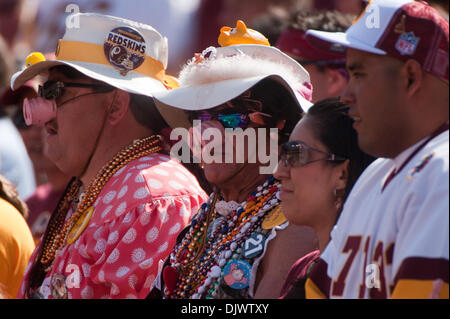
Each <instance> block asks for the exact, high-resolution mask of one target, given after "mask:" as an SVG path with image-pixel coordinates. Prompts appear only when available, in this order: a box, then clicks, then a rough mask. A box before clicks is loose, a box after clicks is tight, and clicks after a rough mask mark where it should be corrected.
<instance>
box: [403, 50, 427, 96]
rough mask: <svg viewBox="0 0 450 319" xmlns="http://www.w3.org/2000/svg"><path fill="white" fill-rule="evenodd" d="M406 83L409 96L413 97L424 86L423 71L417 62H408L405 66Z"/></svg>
mask: <svg viewBox="0 0 450 319" xmlns="http://www.w3.org/2000/svg"><path fill="white" fill-rule="evenodd" d="M402 73H403V74H404V77H405V81H404V85H405V88H406V92H407V95H408V96H409V97H413V96H414V95H415V94H416V93H417V91H418V90H419V88H420V87H421V85H422V81H423V70H422V67H421V66H420V64H419V62H417V61H416V60H412V59H410V60H408V61H406V62H405V64H404V65H403V72H402Z"/></svg>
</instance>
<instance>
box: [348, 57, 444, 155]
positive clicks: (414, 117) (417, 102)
mask: <svg viewBox="0 0 450 319" xmlns="http://www.w3.org/2000/svg"><path fill="white" fill-rule="evenodd" d="M347 70H348V72H349V74H350V81H349V83H348V86H347V88H346V90H345V91H344V93H343V94H342V96H341V100H342V102H344V103H346V104H348V105H349V106H350V111H349V116H350V117H352V118H353V119H354V128H355V130H356V131H357V133H358V143H359V147H360V148H361V149H362V150H363V151H365V152H366V153H368V154H370V155H372V156H375V157H387V158H394V157H396V156H397V155H398V154H400V153H401V152H402V151H404V150H406V149H407V148H408V147H409V146H411V145H414V144H415V143H417V142H419V141H420V140H421V139H423V138H425V137H426V136H428V135H429V134H431V133H432V132H433V131H434V130H435V129H436V128H437V127H439V126H440V125H442V123H443V122H444V121H445V120H446V119H447V120H448V83H445V81H442V80H441V79H439V78H437V77H436V76H433V75H431V74H429V73H426V72H424V71H423V70H422V68H421V66H420V64H419V63H418V62H417V61H415V60H412V59H411V60H407V61H406V62H402V61H400V60H397V59H394V58H391V57H388V56H381V55H376V54H372V53H367V52H363V51H359V50H354V49H347Z"/></svg>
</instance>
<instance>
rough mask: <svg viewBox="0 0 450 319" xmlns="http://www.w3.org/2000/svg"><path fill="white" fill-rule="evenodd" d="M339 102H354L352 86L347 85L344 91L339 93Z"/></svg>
mask: <svg viewBox="0 0 450 319" xmlns="http://www.w3.org/2000/svg"><path fill="white" fill-rule="evenodd" d="M341 102H342V103H345V104H347V105H352V104H354V103H355V95H354V94H353V90H352V87H351V86H350V84H349V85H347V87H346V88H345V90H344V92H342V94H341Z"/></svg>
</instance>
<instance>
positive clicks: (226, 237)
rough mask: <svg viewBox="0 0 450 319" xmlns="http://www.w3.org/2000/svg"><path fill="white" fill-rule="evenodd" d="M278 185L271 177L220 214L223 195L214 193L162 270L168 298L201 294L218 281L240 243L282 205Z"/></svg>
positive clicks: (203, 205) (238, 251) (204, 204)
mask: <svg viewBox="0 0 450 319" xmlns="http://www.w3.org/2000/svg"><path fill="white" fill-rule="evenodd" d="M278 187H279V182H278V181H276V180H275V178H273V177H270V178H269V179H268V180H267V181H266V182H265V183H264V184H263V185H262V186H258V188H257V191H256V192H254V193H252V194H251V195H250V196H249V197H248V198H247V200H246V201H245V202H243V203H241V204H240V205H239V206H238V208H237V209H234V210H233V211H232V212H231V213H229V214H226V213H221V214H220V215H219V214H217V213H216V210H215V205H216V203H217V201H218V198H219V196H220V195H219V194H218V193H213V194H211V196H210V198H209V200H208V201H207V202H206V203H203V204H202V206H201V208H200V209H199V212H198V213H197V214H196V216H195V217H194V218H193V220H192V222H191V225H190V229H189V230H188V231H187V233H186V234H185V235H184V238H183V239H182V240H181V241H180V242H179V244H178V245H176V246H175V248H174V250H173V251H172V253H171V255H170V259H169V261H170V265H169V266H167V267H165V268H164V270H163V278H164V282H165V290H164V294H165V298H169V299H175V298H201V297H202V296H204V294H205V292H207V290H208V287H210V286H214V285H217V283H216V282H217V280H218V278H219V277H220V275H221V273H222V269H223V267H224V266H225V265H226V263H227V260H229V259H230V258H231V257H232V256H234V257H236V256H235V255H236V254H239V253H240V252H241V249H240V248H239V247H240V246H241V245H242V244H243V243H244V242H245V240H247V239H248V238H249V236H250V234H252V233H253V232H254V231H255V230H256V229H258V227H259V226H260V225H261V222H262V220H263V219H264V217H265V216H266V214H267V213H268V212H269V211H271V210H272V209H273V208H274V207H275V206H277V205H279V203H280V201H279V199H278V198H277V197H276V193H277V191H278ZM233 206H234V205H232V206H231V207H233ZM207 298H208V296H207Z"/></svg>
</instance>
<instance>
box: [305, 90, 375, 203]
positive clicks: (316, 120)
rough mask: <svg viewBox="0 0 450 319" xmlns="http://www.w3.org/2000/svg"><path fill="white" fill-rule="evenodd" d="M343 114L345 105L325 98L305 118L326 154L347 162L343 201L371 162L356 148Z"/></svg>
mask: <svg viewBox="0 0 450 319" xmlns="http://www.w3.org/2000/svg"><path fill="white" fill-rule="evenodd" d="M347 113H348V106H347V105H346V104H344V103H342V102H340V101H339V99H337V98H329V99H324V100H321V101H319V102H317V103H315V104H314V105H313V106H312V107H311V108H310V109H309V110H308V112H307V113H306V116H305V117H307V118H309V119H311V120H312V121H313V125H312V129H313V134H314V135H315V137H316V138H317V139H319V140H320V142H321V143H323V144H324V145H325V147H326V148H328V151H329V152H331V153H333V154H336V155H338V156H341V157H345V158H347V159H349V166H348V180H347V185H346V188H345V193H344V196H343V198H342V199H343V201H345V199H346V198H347V196H348V194H349V193H350V190H351V189H352V187H353V185H354V184H355V182H356V180H357V179H358V177H359V176H360V175H361V173H362V172H363V171H364V169H365V168H366V167H367V166H368V165H369V164H370V163H371V162H372V161H373V160H374V159H375V158H374V157H372V156H370V155H368V154H366V153H364V152H363V151H361V149H360V148H359V146H358V136H357V133H356V131H355V129H354V128H353V119H351V118H350V117H348V115H347Z"/></svg>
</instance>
